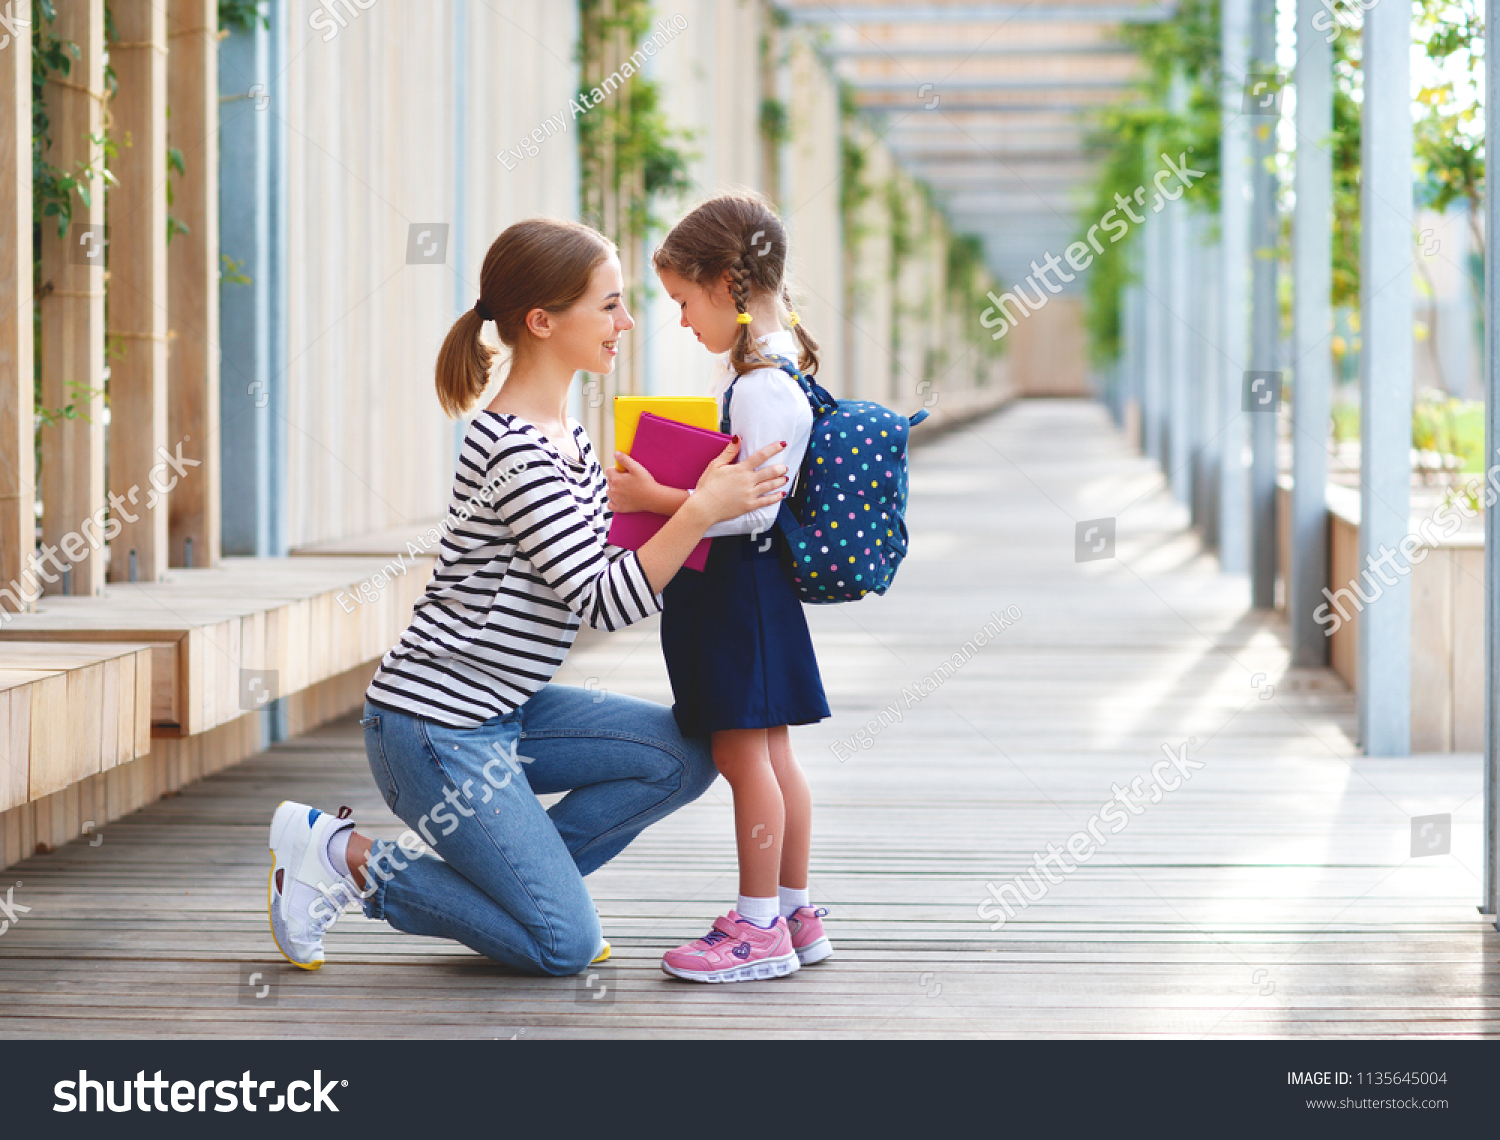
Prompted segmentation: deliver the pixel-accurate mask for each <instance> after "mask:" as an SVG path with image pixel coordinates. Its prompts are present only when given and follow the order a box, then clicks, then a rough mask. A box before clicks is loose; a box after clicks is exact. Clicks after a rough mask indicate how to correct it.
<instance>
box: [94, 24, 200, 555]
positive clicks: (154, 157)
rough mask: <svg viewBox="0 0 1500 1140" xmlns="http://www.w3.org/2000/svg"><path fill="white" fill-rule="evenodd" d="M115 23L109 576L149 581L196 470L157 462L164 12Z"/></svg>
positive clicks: (162, 405)
mask: <svg viewBox="0 0 1500 1140" xmlns="http://www.w3.org/2000/svg"><path fill="white" fill-rule="evenodd" d="M114 19H115V31H116V34H117V35H118V37H119V38H118V40H116V41H115V42H113V43H111V44H110V45H109V55H110V61H111V62H112V63H113V64H114V68H115V75H116V77H117V78H118V80H119V92H118V94H117V95H116V97H115V107H114V111H115V124H114V134H115V136H116V137H118V138H119V139H120V140H122V144H121V146H120V151H119V154H118V156H117V157H116V159H115V161H114V163H113V167H112V169H113V171H114V173H115V176H116V178H117V179H118V184H117V185H116V186H115V187H114V189H113V190H112V191H111V192H110V199H109V223H110V259H109V271H110V276H109V336H110V340H111V341H112V342H113V343H114V345H115V346H116V348H117V349H118V350H119V351H120V355H118V356H116V357H115V358H114V359H113V360H112V362H111V366H110V389H109V405H110V433H109V443H110V447H109V484H110V491H111V494H112V495H114V496H116V501H119V500H120V498H121V497H123V499H124V500H125V501H126V502H125V504H124V505H123V506H122V508H121V509H120V511H119V521H120V524H121V528H120V532H119V534H118V535H117V536H116V537H115V538H114V540H113V541H112V543H111V554H110V566H109V578H110V581H112V582H129V581H142V582H154V581H157V580H158V579H159V578H160V577H161V575H162V572H163V571H164V570H165V569H166V567H167V505H166V502H165V495H166V491H167V490H168V489H169V488H172V487H173V486H174V485H175V484H176V483H180V482H182V481H184V480H187V481H192V480H194V479H196V478H201V476H202V474H203V469H202V468H201V467H198V468H191V467H184V469H183V472H182V473H179V472H178V471H176V470H174V469H173V468H172V467H170V466H168V465H167V464H166V463H165V462H164V456H166V455H173V456H174V457H175V449H174V448H173V447H172V446H171V441H169V440H168V438H167V13H166V8H165V6H163V5H158V4H153V3H149V2H147V0H128V2H126V3H120V4H117V5H116V6H115V8H114ZM127 142H128V145H125V144H126V143H127ZM184 454H186V453H184Z"/></svg>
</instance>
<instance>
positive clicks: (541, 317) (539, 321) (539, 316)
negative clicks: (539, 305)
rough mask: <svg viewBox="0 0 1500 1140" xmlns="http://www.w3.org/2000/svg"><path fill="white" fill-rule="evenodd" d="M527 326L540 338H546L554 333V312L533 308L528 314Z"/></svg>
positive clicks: (532, 333) (533, 334)
mask: <svg viewBox="0 0 1500 1140" xmlns="http://www.w3.org/2000/svg"><path fill="white" fill-rule="evenodd" d="M526 327H527V329H529V330H530V332H531V335H532V336H534V337H536V338H537V339H538V340H546V339H547V338H548V337H550V336H551V335H552V314H551V313H549V312H547V310H546V309H532V310H531V312H529V313H527V314H526Z"/></svg>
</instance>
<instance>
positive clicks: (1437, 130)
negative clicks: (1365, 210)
mask: <svg viewBox="0 0 1500 1140" xmlns="http://www.w3.org/2000/svg"><path fill="white" fill-rule="evenodd" d="M1414 16H1415V19H1414V25H1415V31H1416V36H1417V41H1418V42H1419V43H1423V46H1424V48H1425V50H1426V53H1427V57H1428V58H1429V59H1431V60H1433V61H1434V62H1436V63H1438V64H1444V65H1451V64H1459V65H1461V66H1462V68H1463V75H1462V77H1461V78H1460V79H1458V80H1456V81H1455V80H1453V79H1449V80H1447V81H1445V82H1443V83H1440V84H1438V85H1437V86H1434V87H1424V88H1423V89H1422V90H1421V92H1420V93H1419V94H1418V96H1417V101H1418V102H1419V103H1420V104H1421V105H1422V107H1423V108H1424V113H1423V115H1422V117H1421V118H1420V119H1418V120H1417V123H1416V126H1415V137H1414V144H1415V149H1416V156H1417V170H1418V181H1417V199H1418V201H1419V202H1421V203H1422V204H1423V205H1425V206H1429V207H1431V208H1432V209H1434V210H1438V211H1441V210H1445V209H1447V208H1448V206H1449V205H1450V204H1451V203H1452V202H1454V201H1456V200H1457V199H1460V198H1462V199H1464V200H1465V201H1466V202H1467V203H1468V205H1469V207H1470V208H1471V209H1472V210H1473V211H1475V212H1476V213H1477V212H1478V210H1479V208H1480V205H1481V199H1482V194H1483V185H1484V120H1483V117H1482V111H1481V106H1480V93H1481V87H1482V81H1481V76H1480V67H1481V66H1482V63H1483V59H1484V51H1483V45H1484V11H1483V7H1482V5H1481V3H1480V2H1479V0H1417V4H1416V10H1415V12H1414ZM1424 35H1425V36H1426V40H1425V42H1424V41H1423V38H1422V37H1423V36H1424Z"/></svg>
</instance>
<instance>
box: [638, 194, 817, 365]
mask: <svg viewBox="0 0 1500 1140" xmlns="http://www.w3.org/2000/svg"><path fill="white" fill-rule="evenodd" d="M786 261H787V248H786V228H785V227H784V226H783V225H782V224H781V219H780V218H779V217H777V216H776V210H775V209H774V208H773V207H772V206H771V204H770V203H769V202H768V201H766V199H765V198H763V197H761V196H760V195H759V194H756V193H754V192H752V191H740V192H736V193H732V194H720V195H719V196H718V197H716V198H710V199H709V200H708V201H707V202H704V203H703V204H702V205H700V206H698V207H696V208H695V209H693V210H692V211H691V212H690V213H689V214H688V215H687V216H686V217H685V218H683V219H682V221H680V222H678V223H677V224H676V225H675V226H673V227H672V232H671V233H669V234H668V235H667V236H666V238H665V239H664V240H663V241H662V243H661V246H660V248H658V249H657V251H656V252H655V253H654V254H653V255H652V257H651V263H652V264H653V265H654V266H656V268H657V269H668V270H671V271H672V272H673V273H676V274H678V275H679V276H682V277H685V278H686V279H687V280H689V281H691V282H693V283H694V284H696V285H701V286H704V287H705V288H712V287H714V286H715V285H716V284H717V283H718V281H719V280H720V278H722V277H723V275H724V274H725V273H728V274H729V294H730V296H731V297H732V298H733V299H734V307H735V311H736V312H740V313H745V312H749V311H750V305H751V303H752V302H753V301H754V300H755V299H756V298H757V297H760V296H767V295H768V296H771V297H774V298H775V299H776V301H777V304H778V307H779V308H781V309H783V310H786V311H789V310H790V309H791V307H792V296H791V289H790V287H789V285H788V282H787V273H786ZM785 315H786V312H785V311H784V312H783V313H782V316H783V317H785ZM792 331H793V332H794V333H795V334H796V336H797V343H798V345H799V347H800V352H799V357H800V359H799V360H798V367H799V368H801V369H802V371H803V372H805V373H807V374H808V375H809V376H810V375H812V374H814V373H816V372H817V370H818V342H817V341H815V340H814V339H813V338H812V334H811V333H809V332H808V331H807V327H806V326H805V325H803V324H802V323H801V322H800V321H799V322H798V323H797V325H796V326H795V327H794V328H793V330H792ZM729 362H730V364H731V365H732V366H733V367H734V370H735V372H736V373H738V374H740V375H743V374H744V373H746V372H748V371H750V370H751V369H752V368H765V367H768V366H769V367H775V362H774V361H772V360H770V359H768V358H767V357H766V356H765V355H764V354H763V353H762V352H761V351H760V346H759V345H757V344H756V343H755V340H754V338H753V337H752V336H751V335H750V326H749V325H745V324H742V325H740V326H739V333H738V334H737V335H736V336H735V338H734V346H733V347H732V348H731V349H730V350H729Z"/></svg>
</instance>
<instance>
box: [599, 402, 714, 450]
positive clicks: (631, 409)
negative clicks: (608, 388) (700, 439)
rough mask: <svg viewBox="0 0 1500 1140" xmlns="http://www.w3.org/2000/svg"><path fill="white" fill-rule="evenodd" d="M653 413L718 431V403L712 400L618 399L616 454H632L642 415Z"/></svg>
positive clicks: (706, 429)
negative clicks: (643, 413) (631, 450)
mask: <svg viewBox="0 0 1500 1140" xmlns="http://www.w3.org/2000/svg"><path fill="white" fill-rule="evenodd" d="M642 412H651V413H652V414H653V415H658V416H661V417H662V419H665V420H676V421H677V422H678V423H680V424H689V425H691V426H692V427H700V428H703V429H704V430H705V431H718V430H719V401H717V400H715V399H714V398H713V397H712V396H616V397H615V450H616V451H623V452H624V453H625V454H626V455H629V454H630V445H631V444H632V443H634V442H635V429H636V426H637V425H638V424H639V423H640V422H641V413H642Z"/></svg>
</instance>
